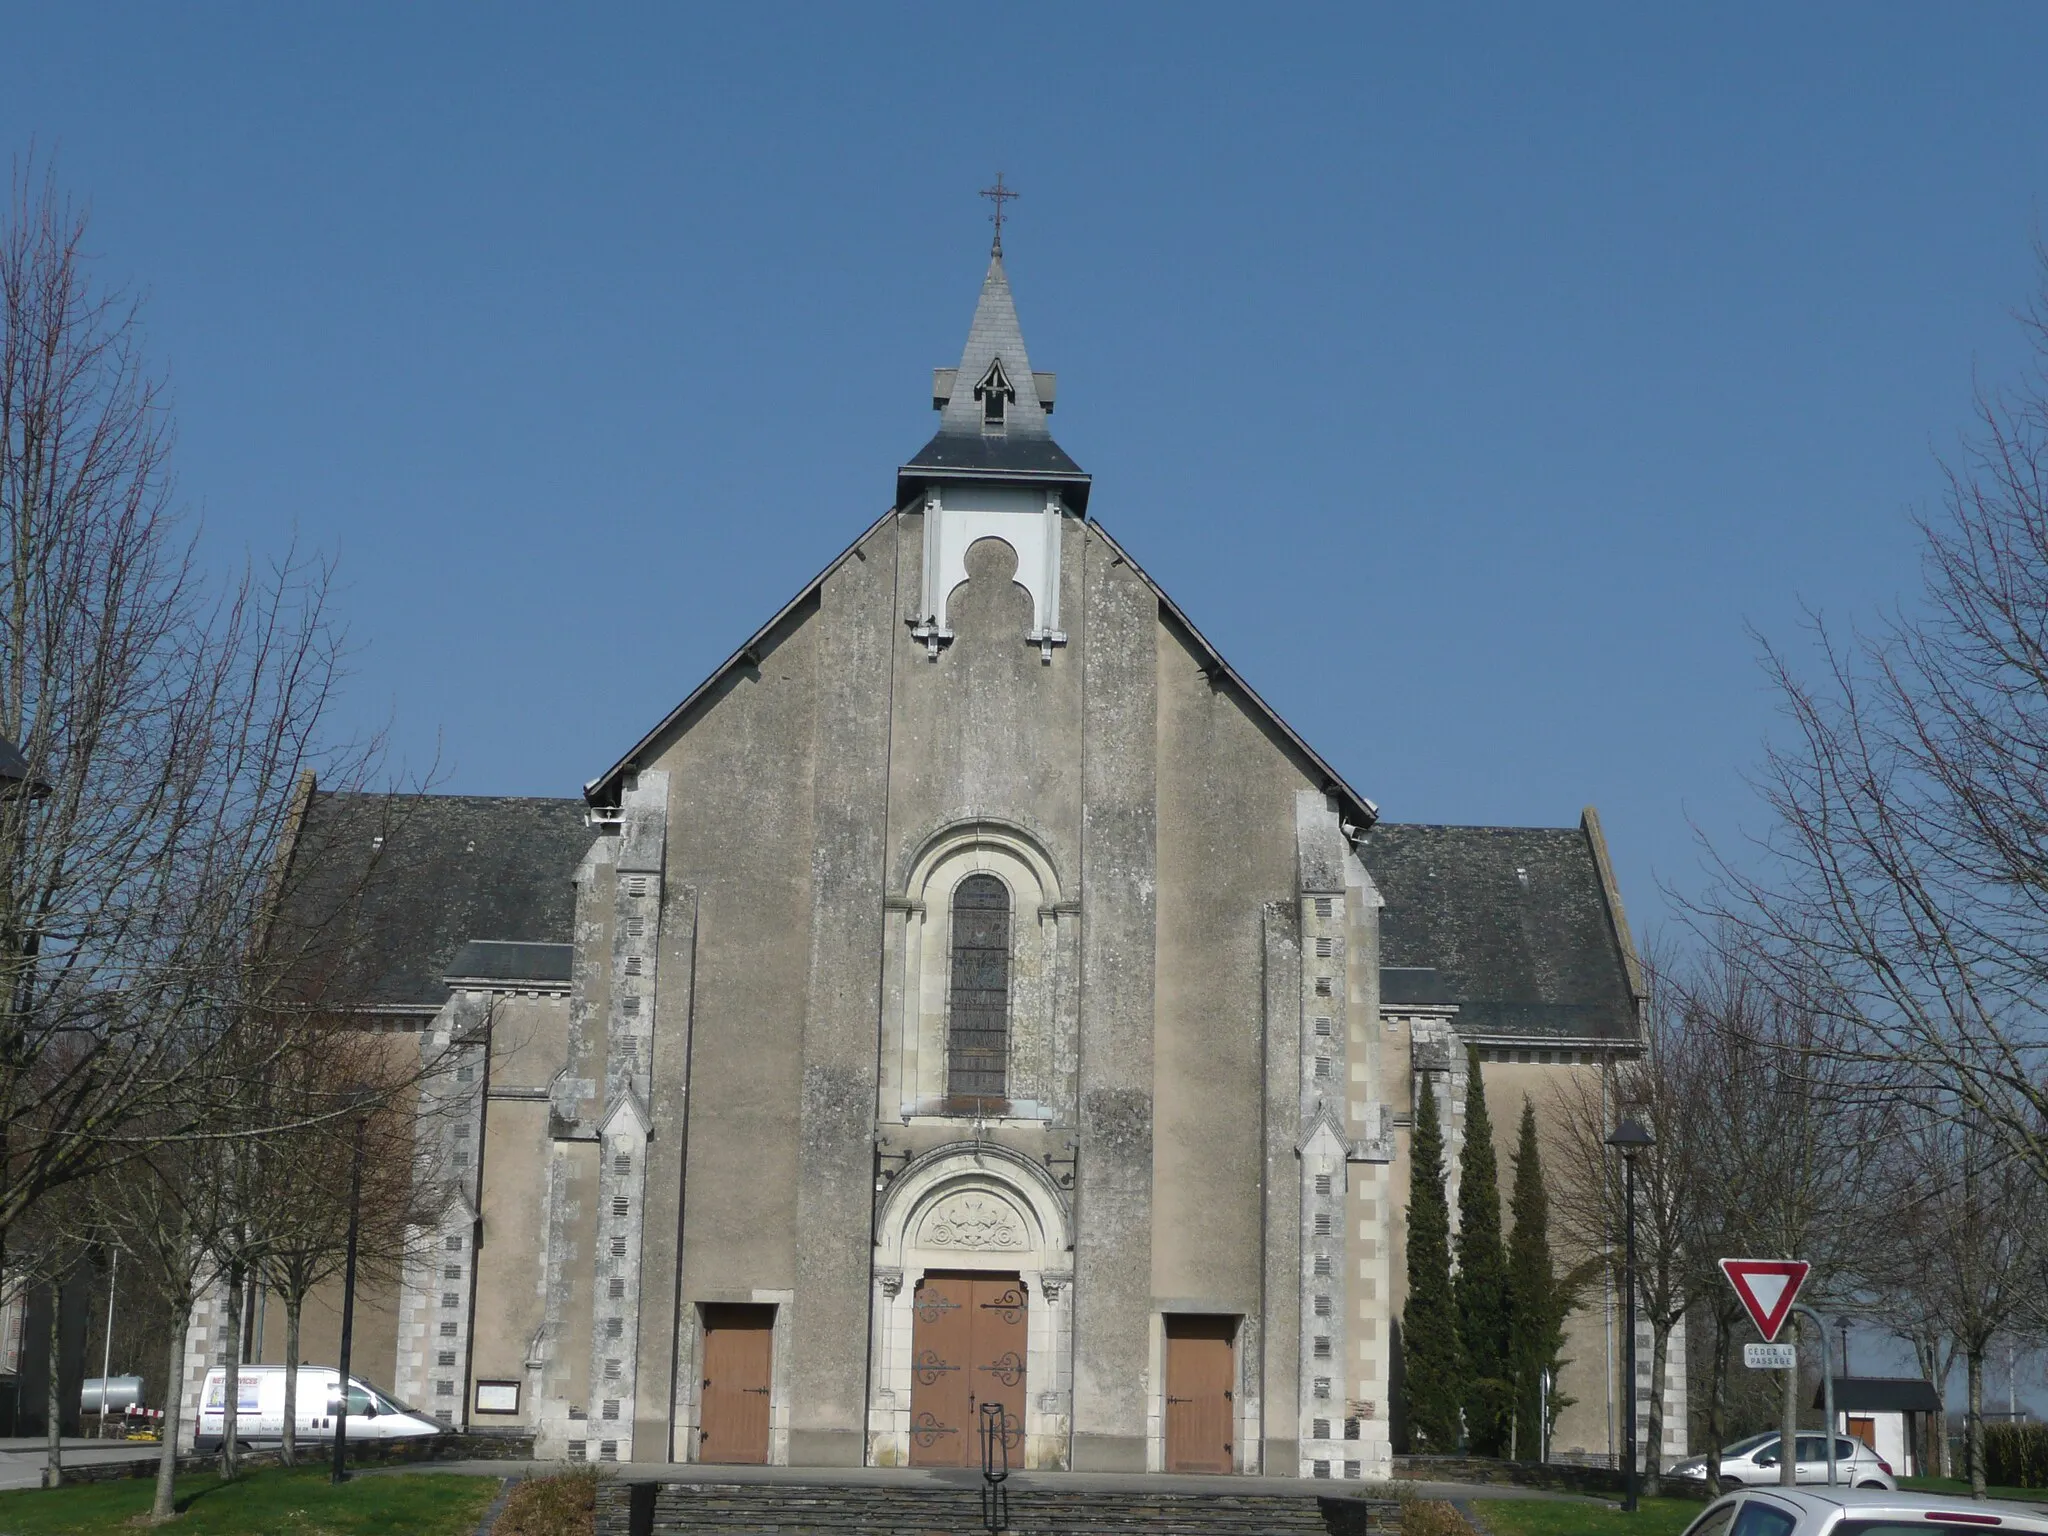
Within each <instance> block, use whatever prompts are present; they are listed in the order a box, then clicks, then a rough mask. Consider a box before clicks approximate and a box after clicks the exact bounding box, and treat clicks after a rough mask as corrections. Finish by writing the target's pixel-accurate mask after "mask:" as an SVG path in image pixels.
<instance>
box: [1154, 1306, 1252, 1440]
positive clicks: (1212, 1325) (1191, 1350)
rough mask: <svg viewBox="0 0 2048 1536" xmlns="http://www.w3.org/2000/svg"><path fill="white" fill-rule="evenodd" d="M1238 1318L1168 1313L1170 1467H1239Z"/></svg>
mask: <svg viewBox="0 0 2048 1536" xmlns="http://www.w3.org/2000/svg"><path fill="white" fill-rule="evenodd" d="M1236 1338H1237V1319H1236V1318H1234V1317H1210V1316H1200V1315H1194V1316H1174V1315H1172V1314H1169V1315H1168V1316H1167V1318H1166V1470H1167V1471H1169V1472H1234V1471H1236V1470H1237V1454H1236V1452H1237V1446H1236V1443H1235V1437H1236V1423H1237V1402H1236V1396H1237V1394H1236V1390H1235V1384H1236V1381H1237V1354H1236V1350H1235V1348H1234V1347H1233V1346H1234V1341H1235V1340H1236Z"/></svg>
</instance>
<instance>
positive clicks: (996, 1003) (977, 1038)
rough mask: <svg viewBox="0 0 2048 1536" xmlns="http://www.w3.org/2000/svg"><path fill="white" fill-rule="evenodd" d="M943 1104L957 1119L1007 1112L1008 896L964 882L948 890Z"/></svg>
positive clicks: (972, 878) (981, 880)
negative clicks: (949, 965) (949, 975)
mask: <svg viewBox="0 0 2048 1536" xmlns="http://www.w3.org/2000/svg"><path fill="white" fill-rule="evenodd" d="M949 1001H950V1007H949V1011H948V1014H947V1022H946V1099H947V1103H948V1107H949V1108H951V1109H952V1110H953V1112H954V1113H956V1114H977V1113H981V1114H1001V1113H1002V1112H1004V1111H1005V1110H1006V1109H1007V1108H1008V1107H1009V1097H1008V1095H1009V1083H1008V1070H1009V1057H1010V888H1009V887H1008V886H1006V885H1004V884H1003V882H1002V881H1000V880H998V879H997V878H996V877H995V876H994V875H969V876H968V877H967V878H966V879H965V880H962V881H961V882H960V883H959V884H958V885H957V886H955V887H954V888H953V980H952V995H951V998H950V1000H949Z"/></svg>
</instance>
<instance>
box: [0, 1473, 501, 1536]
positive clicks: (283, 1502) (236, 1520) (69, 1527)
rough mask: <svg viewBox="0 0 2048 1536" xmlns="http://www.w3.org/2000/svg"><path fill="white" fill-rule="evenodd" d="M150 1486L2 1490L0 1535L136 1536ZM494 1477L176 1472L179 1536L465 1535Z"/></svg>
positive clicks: (127, 1482) (133, 1482)
mask: <svg viewBox="0 0 2048 1536" xmlns="http://www.w3.org/2000/svg"><path fill="white" fill-rule="evenodd" d="M155 1491H156V1483H155V1481H154V1480H153V1479H150V1478H140V1477H137V1478H123V1479H122V1480H121V1481H119V1482H114V1483H80V1484H78V1485H77V1486H76V1487H72V1488H56V1489H51V1490H49V1491H44V1490H42V1489H34V1490H28V1491H23V1492H15V1493H0V1536H114V1533H117V1532H118V1533H119V1536H135V1532H136V1531H137V1530H146V1529H148V1527H146V1526H142V1525H140V1524H139V1523H131V1522H133V1521H135V1518H136V1516H138V1515H142V1514H145V1513H147V1511H148V1509H149V1502H150V1499H151V1497H152V1496H153V1495H154V1494H155ZM497 1491H498V1480H497V1479H496V1478H492V1477H458V1476H455V1475H453V1474H451V1473H447V1472H402V1473H394V1474H391V1475H389V1476H386V1475H383V1474H379V1475H378V1476H376V1477H360V1476H359V1477H355V1478H352V1479H351V1480H350V1481H349V1482H347V1483H345V1484H343V1485H342V1486H341V1487H339V1488H337V1487H335V1486H334V1485H333V1484H332V1483H330V1482H328V1480H327V1472H326V1469H324V1468H322V1469H319V1470H314V1469H312V1468H297V1469H294V1470H292V1471H289V1472H287V1471H284V1470H282V1469H279V1468H265V1469H263V1470H261V1471H257V1472H251V1473H249V1474H248V1475H247V1476H244V1477H241V1478H238V1479H237V1480H236V1481H234V1482H232V1483H226V1484H223V1483H222V1482H221V1480H220V1479H219V1478H218V1477H216V1476H214V1475H213V1474H212V1473H210V1472H209V1473H204V1474H200V1475H197V1476H192V1477H181V1478H179V1479H178V1511H179V1518H178V1519H176V1520H174V1521H171V1522H170V1523H169V1524H167V1525H165V1526H163V1527H161V1529H163V1530H165V1531H175V1532H178V1533H179V1536H185V1533H187V1532H190V1533H191V1536H396V1533H398V1532H404V1533H405V1536H470V1532H472V1531H474V1530H475V1529H476V1523H477V1521H479V1520H481V1519H482V1518H483V1513H484V1509H485V1507H486V1506H487V1505H488V1504H489V1503H490V1502H491V1499H492V1498H493V1497H494V1496H495V1495H496V1494H497Z"/></svg>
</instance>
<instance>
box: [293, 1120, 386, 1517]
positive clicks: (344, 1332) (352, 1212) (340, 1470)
mask: <svg viewBox="0 0 2048 1536" xmlns="http://www.w3.org/2000/svg"><path fill="white" fill-rule="evenodd" d="M355 1118H356V1144H355V1152H354V1154H353V1155H352V1156H351V1157H350V1159H349V1165H348V1257H347V1259H346V1260H345V1261H344V1263H343V1265H342V1280H341V1365H340V1375H341V1411H340V1412H339V1413H337V1414H336V1415H335V1416H334V1472H333V1480H334V1481H335V1482H337V1483H345V1482H347V1481H348V1366H349V1349H350V1346H351V1345H352V1344H353V1343H354V1342H355V1324H356V1228H357V1226H358V1223H359V1218H360V1216H361V1214H362V1204H363V1127H364V1125H365V1124H366V1123H367V1121H368V1118H369V1117H368V1115H367V1114H366V1113H365V1112H364V1110H363V1109H362V1108H361V1107H358V1108H357V1110H356V1117H355ZM291 1368H292V1369H296V1368H297V1367H296V1366H293V1367H291Z"/></svg>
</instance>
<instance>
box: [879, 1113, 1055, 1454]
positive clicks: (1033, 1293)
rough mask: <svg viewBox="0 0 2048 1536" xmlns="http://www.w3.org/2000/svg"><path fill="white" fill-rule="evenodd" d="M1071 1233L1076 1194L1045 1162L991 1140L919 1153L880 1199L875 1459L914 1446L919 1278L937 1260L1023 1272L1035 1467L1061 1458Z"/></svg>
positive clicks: (951, 1266)
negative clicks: (1065, 1189) (1070, 1200)
mask: <svg viewBox="0 0 2048 1536" xmlns="http://www.w3.org/2000/svg"><path fill="white" fill-rule="evenodd" d="M1072 1260H1073V1233H1072V1224H1071V1219H1070V1215H1069V1212H1068V1210H1067V1207H1066V1202H1065V1199H1064V1197H1063V1196H1062V1194H1061V1192H1060V1190H1059V1187H1058V1186H1057V1184H1055V1183H1054V1182H1053V1180H1052V1178H1051V1176H1050V1175H1049V1174H1047V1172H1046V1171H1045V1169H1044V1168H1043V1167H1041V1166H1040V1165H1038V1164H1037V1163H1035V1162H1033V1161H1032V1160H1031V1159H1030V1158H1027V1157H1025V1156H1023V1155H1022V1154H1020V1153H1015V1152H1010V1151H1007V1150H1005V1149H1002V1148H998V1147H994V1146H991V1145H988V1144H986V1143H980V1144H975V1143H964V1144H956V1145H954V1146H951V1147H943V1148H940V1149H939V1150H937V1151H935V1152H930V1153H927V1154H926V1155H924V1156H923V1157H921V1158H918V1159H916V1160H915V1161H913V1162H912V1163H911V1164H910V1165H909V1166H908V1167H907V1168H905V1169H904V1170H903V1172H902V1173H901V1174H899V1175H898V1176H897V1177H896V1179H895V1180H894V1181H892V1183H891V1184H890V1186H889V1188H888V1190H887V1191H886V1192H885V1193H884V1194H883V1196H882V1199H881V1201H880V1203H879V1208H878V1210H877V1211H876V1222H875V1234H874V1277H875V1280H874V1288H873V1296H872V1299H871V1302H870V1307H871V1315H870V1324H869V1330H870V1331H869V1337H870V1342H871V1354H872V1360H873V1370H872V1372H871V1373H870V1378H869V1379H870V1381H871V1382H872V1389H871V1394H870V1398H869V1404H868V1459H869V1461H870V1462H871V1463H872V1464H874V1465H878V1466H901V1465H905V1464H907V1463H908V1460H909V1456H910V1414H911V1404H912V1400H913V1396H914V1389H913V1385H912V1371H911V1359H912V1352H913V1346H914V1342H915V1338H916V1327H917V1325H916V1321H915V1316H914V1313H915V1299H916V1296H917V1290H918V1285H919V1283H920V1282H921V1281H923V1280H924V1279H925V1277H926V1276H927V1275H928V1274H930V1273H932V1272H933V1271H959V1270H972V1271H983V1272H987V1273H989V1274H992V1275H1014V1276H1016V1277H1017V1281H1018V1284H1019V1286H1020V1287H1021V1290H1022V1293H1023V1296H1024V1298H1025V1307H1026V1314H1027V1315H1026V1325H1027V1338H1028V1340H1029V1345H1028V1348H1027V1350H1026V1359H1025V1371H1026V1377H1027V1381H1028V1395H1027V1406H1026V1410H1025V1414H1024V1464H1025V1466H1026V1467H1037V1468H1054V1467H1063V1466H1065V1465H1066V1461H1067V1445H1068V1438H1069V1429H1070V1426H1071V1406H1070V1405H1071V1400H1072V1391H1073V1384H1072V1368H1071V1361H1070V1355H1071V1350H1072V1337H1073V1330H1072V1326H1071V1316H1072V1312H1073V1292H1072V1289H1071V1287H1072V1281H1073V1273H1072V1271H1073V1263H1072Z"/></svg>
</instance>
